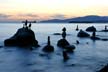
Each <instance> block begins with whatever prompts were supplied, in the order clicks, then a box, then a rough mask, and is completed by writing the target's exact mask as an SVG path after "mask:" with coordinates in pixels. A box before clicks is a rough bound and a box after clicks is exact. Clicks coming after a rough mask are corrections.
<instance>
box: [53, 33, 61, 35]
mask: <svg viewBox="0 0 108 72" xmlns="http://www.w3.org/2000/svg"><path fill="white" fill-rule="evenodd" d="M53 35H61V33H54V34H53Z"/></svg>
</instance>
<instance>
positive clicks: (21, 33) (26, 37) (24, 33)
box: [4, 28, 39, 47]
mask: <svg viewBox="0 0 108 72" xmlns="http://www.w3.org/2000/svg"><path fill="white" fill-rule="evenodd" d="M4 45H5V46H36V47H38V46H39V45H38V41H37V40H36V39H35V34H34V32H33V31H32V30H31V29H28V28H20V29H18V31H17V32H16V33H15V35H13V36H12V37H11V38H9V39H6V40H5V41H4Z"/></svg>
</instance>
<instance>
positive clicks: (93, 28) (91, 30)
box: [86, 26, 96, 32]
mask: <svg viewBox="0 0 108 72" xmlns="http://www.w3.org/2000/svg"><path fill="white" fill-rule="evenodd" d="M86 31H89V32H93V31H96V28H95V27H94V26H91V27H88V28H87V29H86Z"/></svg>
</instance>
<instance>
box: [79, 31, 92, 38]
mask: <svg viewBox="0 0 108 72" xmlns="http://www.w3.org/2000/svg"><path fill="white" fill-rule="evenodd" d="M77 36H78V37H90V35H89V34H88V33H87V32H85V31H83V30H80V31H79V33H78V34H77Z"/></svg>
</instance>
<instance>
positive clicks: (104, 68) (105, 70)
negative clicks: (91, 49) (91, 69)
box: [98, 65, 108, 72]
mask: <svg viewBox="0 0 108 72" xmlns="http://www.w3.org/2000/svg"><path fill="white" fill-rule="evenodd" d="M98 72H108V65H106V66H105V67H103V68H102V69H101V70H99V71H98Z"/></svg>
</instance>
